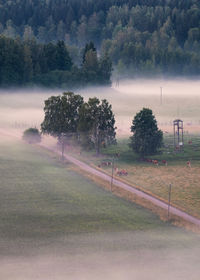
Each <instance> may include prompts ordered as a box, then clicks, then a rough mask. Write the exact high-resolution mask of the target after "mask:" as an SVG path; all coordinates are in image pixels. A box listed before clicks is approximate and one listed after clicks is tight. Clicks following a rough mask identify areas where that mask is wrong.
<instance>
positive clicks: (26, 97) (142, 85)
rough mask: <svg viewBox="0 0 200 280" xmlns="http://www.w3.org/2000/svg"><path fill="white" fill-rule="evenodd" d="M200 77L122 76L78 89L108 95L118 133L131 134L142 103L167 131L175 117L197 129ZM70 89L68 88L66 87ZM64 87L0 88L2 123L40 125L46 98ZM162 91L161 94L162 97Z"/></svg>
mask: <svg viewBox="0 0 200 280" xmlns="http://www.w3.org/2000/svg"><path fill="white" fill-rule="evenodd" d="M199 88H200V81H198V80H144V79H140V80H121V81H120V82H119V84H118V85H116V84H115V83H113V86H112V87H111V88H108V87H98V88H95V87H91V88H84V89H82V90H77V91H76V93H79V94H81V95H82V96H84V98H85V100H86V101H87V99H88V98H89V97H94V96H96V97H98V98H100V99H103V98H106V99H107V100H108V101H109V102H110V103H111V104H112V107H113V111H114V114H115V118H116V126H117V128H118V130H117V134H118V136H120V135H129V134H130V126H131V123H132V120H133V117H134V115H135V114H136V113H137V112H138V111H139V110H141V109H142V108H143V107H148V108H151V109H152V110H153V113H154V114H155V116H156V119H157V121H158V124H159V126H160V128H161V129H163V130H164V131H165V130H166V131H172V122H173V120H174V119H176V118H180V119H182V120H183V121H184V127H185V130H187V131H191V132H198V131H199V128H200V116H199V107H200V91H199ZM66 91H67V89H66ZM62 92H63V91H62V90H40V89H32V90H31V89H30V90H28V89H27V90H21V91H20V90H19V89H18V90H16V92H15V91H14V90H10V91H1V92H0V126H3V127H12V128H17V129H24V128H27V127H30V126H36V127H38V128H40V123H41V122H42V120H43V117H44V113H43V107H44V100H45V99H47V98H48V97H50V96H51V95H59V94H62ZM161 94H162V98H161Z"/></svg>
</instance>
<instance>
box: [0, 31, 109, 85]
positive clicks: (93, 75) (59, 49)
mask: <svg viewBox="0 0 200 280" xmlns="http://www.w3.org/2000/svg"><path fill="white" fill-rule="evenodd" d="M82 56H83V57H82V63H81V65H80V66H77V65H75V64H74V63H73V61H72V59H71V57H70V54H69V51H68V49H67V47H66V45H65V43H64V41H58V42H57V43H56V44H53V43H48V44H39V43H37V42H36V41H35V40H27V41H21V40H20V39H10V38H6V37H3V36H0V86H4V87H5V86H26V85H33V84H36V85H42V86H47V87H49V86H51V87H68V88H69V87H71V88H73V87H77V86H84V85H95V84H98V85H108V84H110V77H111V72H112V63H111V62H110V60H109V57H107V56H106V55H105V56H103V57H100V58H98V57H97V51H96V48H95V47H94V44H93V43H90V44H86V46H85V48H84V49H83V50H82Z"/></svg>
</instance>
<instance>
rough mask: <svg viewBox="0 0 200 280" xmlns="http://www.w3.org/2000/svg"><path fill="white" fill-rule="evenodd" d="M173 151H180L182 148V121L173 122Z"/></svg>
mask: <svg viewBox="0 0 200 280" xmlns="http://www.w3.org/2000/svg"><path fill="white" fill-rule="evenodd" d="M173 126H174V150H181V149H182V148H183V144H184V142H183V121H182V120H179V119H177V120H174V121H173Z"/></svg>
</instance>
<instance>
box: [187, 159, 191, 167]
mask: <svg viewBox="0 0 200 280" xmlns="http://www.w3.org/2000/svg"><path fill="white" fill-rule="evenodd" d="M187 167H189V168H191V161H190V160H188V161H187Z"/></svg>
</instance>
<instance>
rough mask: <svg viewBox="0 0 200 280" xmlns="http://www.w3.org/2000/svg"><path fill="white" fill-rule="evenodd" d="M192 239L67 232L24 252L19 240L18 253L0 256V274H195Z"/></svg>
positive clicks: (83, 277)
mask: <svg viewBox="0 0 200 280" xmlns="http://www.w3.org/2000/svg"><path fill="white" fill-rule="evenodd" d="M167 234H169V237H167ZM190 238H191V239H190ZM198 241H199V239H198V238H196V239H195V238H194V236H193V237H192V236H190V237H188V238H187V239H185V237H184V235H181V234H180V232H179V230H177V232H176V231H169V232H153V233H152V232H143V233H142V232H135V233H131V232H129V233H128V232H125V233H102V234H83V235H82V236H80V235H77V236H70V235H69V236H66V237H63V238H60V240H57V242H56V244H55V241H54V242H53V241H51V240H50V241H49V244H48V245H46V246H44V244H43V246H41V247H40V249H39V248H38V249H37V250H36V249H35V248H31V247H30V248H29V249H30V251H29V252H28V254H27V255H26V256H25V255H24V256H23V253H24V248H23V246H22V247H21V253H22V254H19V255H18V256H4V257H3V258H2V257H1V267H0V275H1V279H6V280H8V279H9V280H27V279H28V280H35V279H38V280H43V279H48V280H66V279H67V280H76V279H77V280H102V279H106V280H107V279H108V280H124V279H126V280H129V279H130V280H132V279H137V280H146V279H148V280H155V279H156V280H157V279H158V280H159V279H162V280H169V279H170V280H178V279H181V280H188V279H192V280H199V275H200V267H199V258H200V247H199V243H198ZM19 244H20V240H19ZM29 245H30V244H29ZM35 245H36V244H35ZM35 247H36V246H35ZM19 252H20V251H18V253H19Z"/></svg>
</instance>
